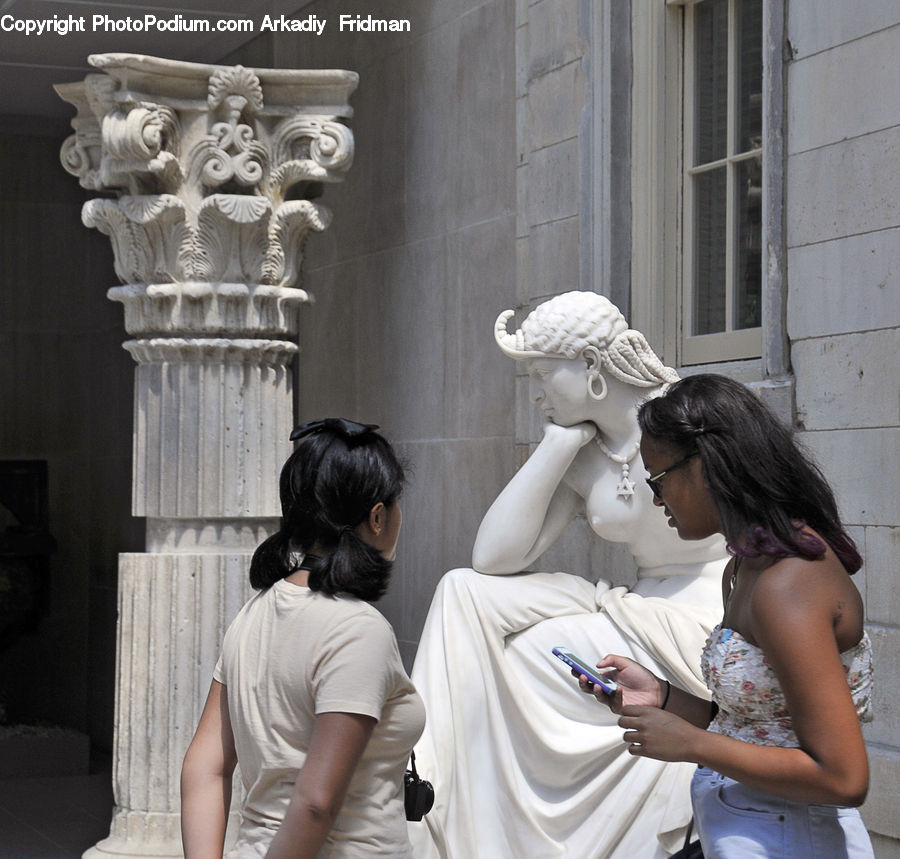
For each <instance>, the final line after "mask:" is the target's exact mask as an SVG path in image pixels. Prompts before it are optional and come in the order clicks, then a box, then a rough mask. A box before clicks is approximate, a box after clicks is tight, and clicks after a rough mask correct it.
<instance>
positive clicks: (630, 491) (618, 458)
mask: <svg viewBox="0 0 900 859" xmlns="http://www.w3.org/2000/svg"><path fill="white" fill-rule="evenodd" d="M594 441H595V442H597V447H599V448H600V450H601V451H602V452H603V455H604V456H605V457H606V458H607V459H611V460H612V461H613V462H614V463H616V465H621V466H622V477H621V479H620V480H619V483H618V484H617V486H616V497H617V498H631V496H632V495H634V481H633V480H632V479H631V478H630V477H629V476H628V473H629V471H630V470H631V466H630V465H629V463H630V462H631V460H632V459H634V458H635V457H636V456H637V452H638V451H639V450H640V449H641V442H640V440H638V441H636V442H635V444H634V447H632V448H631V450H630V451H629V452H628V453H625V454H621V453H613V452H612V451H611V450H610V449H609V448H608V447H607V446H606V444H605V443H604V441H603V439H601V438H600V436H599V435H595V436H594Z"/></svg>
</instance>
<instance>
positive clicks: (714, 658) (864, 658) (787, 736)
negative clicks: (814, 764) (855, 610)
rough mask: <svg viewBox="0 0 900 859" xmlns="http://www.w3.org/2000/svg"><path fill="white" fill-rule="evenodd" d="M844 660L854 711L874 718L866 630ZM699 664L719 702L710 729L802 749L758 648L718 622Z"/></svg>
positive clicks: (775, 681)
mask: <svg viewBox="0 0 900 859" xmlns="http://www.w3.org/2000/svg"><path fill="white" fill-rule="evenodd" d="M841 662H842V663H843V665H844V671H845V672H846V674H847V684H848V685H849V686H850V694H851V696H852V698H853V703H854V705H855V706H856V713H857V715H858V716H859V719H860V721H862V722H867V721H870V720H871V718H872V701H871V699H872V679H873V670H872V643H871V642H870V641H869V636H868V634H866V633H863V637H862V638H861V639H860V642H859V644H857V645H856V646H855V647H851V648H850V650H846V651H844V652H843V653H842V654H841ZM700 664H701V668H702V670H703V679H704V680H705V681H706V685H707V686H708V687H709V689H710V691H711V692H712V697H713V701H715V702H716V704H718V706H719V712H718V714H717V715H716V718H715V719H714V720H713V721H712V723H711V724H710V726H709V730H710V731H714V732H716V733H719V734H726V735H727V736H729V737H734V738H735V739H738V740H743V741H744V742H747V743H754V744H756V745H758V746H781V747H786V748H799V746H800V743H799V741H798V740H797V735H796V734H795V733H794V729H793V724H792V722H791V715H790V713H788V710H787V704H786V703H785V698H784V692H783V691H782V689H781V685H780V684H779V682H778V678H777V677H776V676H775V672H774V671H773V670H772V668H771V667H770V666H769V664H768V662H767V661H766V657H765V654H763V652H762V650H761V649H760V648H759V647H757V646H756V645H754V644H750V643H749V642H747V641H745V640H744V639H743V637H742V636H741V634H740V633H739V632H735V631H734V630H731V629H727V628H726V629H723V628H722V626H721V625H719V626H717V627H715V629H713V631H712V634H711V635H710V636H709V638H708V639H707V640H706V646H705V647H704V648H703V656H702V658H701V663H700Z"/></svg>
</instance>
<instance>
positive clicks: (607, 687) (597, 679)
mask: <svg viewBox="0 0 900 859" xmlns="http://www.w3.org/2000/svg"><path fill="white" fill-rule="evenodd" d="M553 655H554V656H555V657H556V658H557V659H561V660H562V661H563V662H565V663H566V665H568V666H569V667H570V668H574V669H575V670H576V671H577V672H578V673H579V674H583V675H584V676H585V677H587V679H588V680H589V681H590V682H591V683H593V684H594V685H595V686H599V687H600V688H601V689H602V690H603V691H604V692H605V693H606V694H607V695H612V694H613V692H615V691H616V689H617V688H618V686H617V685H616V681H615V680H611V679H610V678H609V677H607V676H606V675H605V674H603V673H602V672H600V671H598V670H597V669H596V668H592V667H591V666H590V665H588V663H587V662H585V661H584V660H583V659H581V658H579V657H578V656H576V655H575V654H574V653H572V651H571V650H569V648H568V647H562V646H561V645H560V646H558V647H554V648H553Z"/></svg>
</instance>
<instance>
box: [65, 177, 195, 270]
mask: <svg viewBox="0 0 900 859" xmlns="http://www.w3.org/2000/svg"><path fill="white" fill-rule="evenodd" d="M81 219H82V222H83V223H84V225H85V226H86V227H95V228H96V229H98V230H100V232H101V233H104V234H105V235H108V236H109V237H110V239H111V241H112V247H113V255H114V260H115V270H116V274H117V275H118V277H119V279H120V280H121V281H122V282H123V283H146V282H148V281H160V282H168V281H173V280H176V279H177V278H178V277H179V276H180V274H181V272H180V271H179V264H178V259H179V255H180V252H181V247H182V245H183V244H184V242H185V239H186V237H187V230H186V225H185V213H184V206H183V204H182V202H181V200H179V199H178V198H177V197H175V196H173V195H171V194H162V195H153V196H138V197H123V198H122V199H120V200H106V199H97V200H88V202H87V203H85V204H84V207H83V209H82V212H81Z"/></svg>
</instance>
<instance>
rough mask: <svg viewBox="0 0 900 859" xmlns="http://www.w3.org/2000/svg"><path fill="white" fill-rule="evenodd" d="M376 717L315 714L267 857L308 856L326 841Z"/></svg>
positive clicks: (293, 858)
mask: <svg viewBox="0 0 900 859" xmlns="http://www.w3.org/2000/svg"><path fill="white" fill-rule="evenodd" d="M375 724H376V720H375V719H373V718H372V717H371V716H363V715H360V714H357V713H322V714H320V715H318V716H316V721H315V725H314V726H313V733H312V739H311V740H310V744H309V753H308V754H307V756H306V763H304V765H303V768H302V769H301V770H300V772H299V773H298V774H297V781H296V782H295V784H294V792H293V794H292V796H291V802H290V805H288V809H287V812H286V813H285V816H284V820H283V821H282V824H281V826H280V827H279V829H278V832H277V833H276V835H275V838H273V839H272V843H271V845H269V852H268V853H267V854H266V857H267V859H308V857H313V856H315V855H316V853H317V852H318V850H319V848H320V847H321V846H322V845H323V844H324V843H325V839H326V837H327V836H328V833H329V832H330V831H331V827H332V826H333V825H334V820H335V818H336V817H337V814H338V812H339V811H340V810H341V806H342V805H343V804H344V796H345V794H346V793H347V788H348V786H349V785H350V780H351V779H352V778H353V773H354V772H355V771H356V767H357V764H359V760H360V758H361V757H362V754H363V752H364V751H365V748H366V745H367V744H368V742H369V738H370V737H371V736H372V731H373V730H374V728H375Z"/></svg>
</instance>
